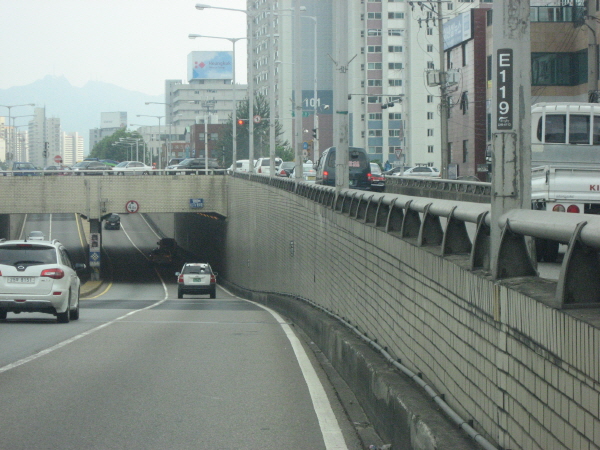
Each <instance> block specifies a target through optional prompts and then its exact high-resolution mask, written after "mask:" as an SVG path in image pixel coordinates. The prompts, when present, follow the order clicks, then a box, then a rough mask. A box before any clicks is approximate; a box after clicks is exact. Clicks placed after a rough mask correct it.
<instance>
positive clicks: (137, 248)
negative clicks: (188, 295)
mask: <svg viewBox="0 0 600 450" xmlns="http://www.w3.org/2000/svg"><path fill="white" fill-rule="evenodd" d="M142 217H143V216H142ZM144 220H145V219H144ZM146 224H148V222H146ZM148 227H150V225H148ZM121 229H122V230H123V233H125V237H126V238H127V239H129V242H131V245H133V246H134V247H135V249H136V250H137V251H138V252H140V253H141V254H142V256H143V257H144V258H146V260H147V261H150V258H148V256H147V255H146V254H145V253H144V252H143V251H141V250H140V248H139V247H138V246H137V245H135V243H134V242H133V240H132V239H131V237H130V236H129V233H127V231H126V230H125V227H123V224H122V223H121ZM150 229H152V228H151V227H150ZM154 272H155V273H156V275H158V279H159V280H160V282H161V283H162V285H163V289H164V291H165V298H166V297H168V296H169V293H168V292H167V284H166V283H165V280H163V278H162V277H161V276H160V273H159V271H158V269H157V268H156V267H154Z"/></svg>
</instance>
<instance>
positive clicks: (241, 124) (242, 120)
mask: <svg viewBox="0 0 600 450" xmlns="http://www.w3.org/2000/svg"><path fill="white" fill-rule="evenodd" d="M244 122H246V121H245V120H244V119H238V121H237V124H238V127H242V126H244Z"/></svg>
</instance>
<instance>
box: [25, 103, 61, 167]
mask: <svg viewBox="0 0 600 450" xmlns="http://www.w3.org/2000/svg"><path fill="white" fill-rule="evenodd" d="M27 150H28V156H27V160H28V161H29V162H32V163H33V164H34V165H35V166H36V167H46V166H47V165H49V164H51V163H52V162H53V160H54V157H55V156H57V155H61V156H62V133H61V129H60V119H59V118H57V117H52V118H46V108H35V110H34V118H33V120H30V121H29V145H28V149H27Z"/></svg>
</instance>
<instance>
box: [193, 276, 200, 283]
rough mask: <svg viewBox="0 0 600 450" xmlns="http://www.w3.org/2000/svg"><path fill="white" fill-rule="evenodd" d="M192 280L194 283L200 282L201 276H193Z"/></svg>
mask: <svg viewBox="0 0 600 450" xmlns="http://www.w3.org/2000/svg"><path fill="white" fill-rule="evenodd" d="M192 281H193V282H194V283H202V277H195V278H192Z"/></svg>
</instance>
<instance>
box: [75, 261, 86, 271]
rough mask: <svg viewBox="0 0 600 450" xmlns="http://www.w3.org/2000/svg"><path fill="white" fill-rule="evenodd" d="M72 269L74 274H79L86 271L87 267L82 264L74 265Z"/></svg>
mask: <svg viewBox="0 0 600 450" xmlns="http://www.w3.org/2000/svg"><path fill="white" fill-rule="evenodd" d="M74 269H75V271H76V272H79V271H82V270H85V269H87V266H86V265H85V264H83V263H76V264H75V267H74Z"/></svg>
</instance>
